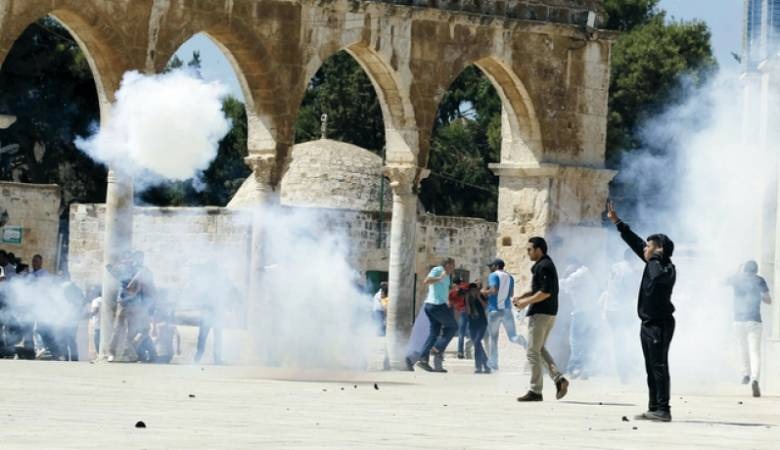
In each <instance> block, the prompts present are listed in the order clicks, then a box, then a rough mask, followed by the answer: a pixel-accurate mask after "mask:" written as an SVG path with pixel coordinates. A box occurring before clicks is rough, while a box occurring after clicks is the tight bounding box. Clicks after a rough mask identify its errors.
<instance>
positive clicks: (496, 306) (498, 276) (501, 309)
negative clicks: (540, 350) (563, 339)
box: [483, 258, 526, 370]
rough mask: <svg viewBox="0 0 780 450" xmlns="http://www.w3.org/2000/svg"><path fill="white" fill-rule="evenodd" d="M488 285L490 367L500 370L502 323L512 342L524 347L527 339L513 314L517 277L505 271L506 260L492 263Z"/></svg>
mask: <svg viewBox="0 0 780 450" xmlns="http://www.w3.org/2000/svg"><path fill="white" fill-rule="evenodd" d="M488 267H489V268H490V275H489V276H488V287H487V288H486V289H484V290H483V294H484V295H486V296H487V298H488V312H487V314H488V337H489V338H490V357H489V359H488V367H490V368H491V369H492V370H498V332H499V331H500V330H501V324H504V330H505V331H506V335H507V337H508V338H509V341H510V342H514V343H515V344H517V345H520V346H522V347H525V346H526V340H525V338H523V337H522V336H520V335H518V334H517V330H516V329H515V318H514V315H513V314H512V300H511V299H512V297H513V296H514V290H515V279H514V277H512V275H509V274H508V273H506V272H504V261H503V260H501V259H498V258H496V259H495V260H493V261H492V262H491V263H490V264H488Z"/></svg>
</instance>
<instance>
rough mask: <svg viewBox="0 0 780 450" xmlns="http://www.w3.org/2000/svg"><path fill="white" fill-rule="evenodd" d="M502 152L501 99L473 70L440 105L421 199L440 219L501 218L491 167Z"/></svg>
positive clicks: (456, 82)
mask: <svg viewBox="0 0 780 450" xmlns="http://www.w3.org/2000/svg"><path fill="white" fill-rule="evenodd" d="M500 151H501V99H500V98H499V96H498V93H497V92H496V90H495V88H494V87H493V85H492V84H491V83H490V80H488V79H487V77H485V76H484V74H483V73H482V72H481V71H480V70H479V69H478V68H477V67H475V66H469V67H468V68H466V70H464V71H463V73H461V74H460V76H458V78H457V79H456V80H455V81H454V82H453V83H452V85H451V86H450V89H449V90H448V91H447V93H445V95H444V97H443V98H442V101H441V103H440V104H439V110H438V113H437V116H436V123H435V125H434V131H433V136H432V139H431V149H430V157H429V160H428V168H429V169H430V170H431V175H430V176H429V177H428V178H427V179H426V180H424V181H423V183H422V189H421V193H420V200H421V201H422V203H423V205H424V206H425V207H426V209H427V210H429V211H431V212H433V213H434V214H438V215H448V216H468V217H481V218H484V219H487V220H496V210H497V206H498V203H497V202H498V177H496V176H495V175H494V174H493V173H492V172H491V171H490V169H488V164H489V163H491V162H497V161H498V160H499V156H500Z"/></svg>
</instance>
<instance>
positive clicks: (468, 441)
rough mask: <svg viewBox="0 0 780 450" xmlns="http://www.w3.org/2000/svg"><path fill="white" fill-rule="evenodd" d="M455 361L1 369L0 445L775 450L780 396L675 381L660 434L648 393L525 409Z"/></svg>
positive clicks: (511, 385)
mask: <svg viewBox="0 0 780 450" xmlns="http://www.w3.org/2000/svg"><path fill="white" fill-rule="evenodd" d="M449 364H450V366H451V368H453V369H454V370H453V371H452V373H449V374H445V375H438V374H429V373H423V372H419V371H418V372H415V373H413V374H410V373H401V372H390V373H387V372H385V373H382V372H368V373H353V374H347V373H325V372H322V373H311V372H310V373H304V374H297V373H294V372H292V371H280V370H264V369H254V368H248V367H215V366H194V365H189V366H185V365H169V366H158V365H141V364H89V363H58V362H41V361H0V373H2V377H3V388H2V405H3V408H2V414H1V415H0V448H3V449H12V448H28V449H30V448H47V449H48V448H78V449H87V448H101V449H106V448H112V449H113V448H134V449H141V448H144V449H152V448H231V449H233V448H279V447H308V448H312V447H330V448H346V447H353V448H375V447H388V448H432V447H440V448H497V447H503V448H521V447H522V448H614V449H625V448H654V449H668V448H707V449H712V448H724V449H726V448H728V449H733V448H766V449H769V448H777V445H778V444H777V443H778V441H780V397H778V396H777V395H766V396H764V397H763V398H760V399H753V398H750V397H747V396H746V395H744V394H743V393H744V392H746V390H745V389H740V388H742V387H741V386H721V387H718V388H705V387H703V386H699V387H695V385H690V386H680V384H681V383H677V385H675V386H673V394H674V396H673V399H674V400H673V401H674V403H673V411H672V412H673V414H674V417H675V422H673V423H671V424H656V423H647V422H635V421H633V415H634V414H635V413H637V412H639V411H641V410H642V407H643V406H644V401H645V396H644V393H643V390H642V387H641V386H631V387H619V386H614V385H612V384H611V383H610V381H609V380H605V379H601V380H591V381H584V382H574V383H572V387H571V391H570V394H569V396H567V397H566V399H565V400H564V401H555V400H553V399H554V391H553V389H554V388H553V387H552V385H551V383H548V384H547V385H546V386H545V396H546V398H547V401H545V402H544V403H536V404H522V405H521V404H518V403H517V402H516V401H515V397H516V396H517V394H521V393H523V392H524V389H525V387H526V383H527V379H526V378H527V377H526V376H525V375H523V374H522V373H520V372H516V371H504V372H501V373H500V374H497V375H491V376H476V375H473V374H471V373H470V370H469V369H470V366H468V365H467V364H466V363H465V362H463V363H461V362H456V361H449ZM374 383H376V387H377V388H378V389H376V388H375V386H374ZM768 394H771V393H768ZM774 394H777V393H774ZM191 395H194V397H191ZM622 416H627V417H628V418H629V419H631V421H630V422H625V421H623V420H622ZM139 420H142V421H144V422H145V424H146V425H147V427H146V428H145V429H136V428H135V424H136V422H137V421H139Z"/></svg>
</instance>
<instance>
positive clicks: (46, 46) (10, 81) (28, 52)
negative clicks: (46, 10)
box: [0, 18, 106, 214]
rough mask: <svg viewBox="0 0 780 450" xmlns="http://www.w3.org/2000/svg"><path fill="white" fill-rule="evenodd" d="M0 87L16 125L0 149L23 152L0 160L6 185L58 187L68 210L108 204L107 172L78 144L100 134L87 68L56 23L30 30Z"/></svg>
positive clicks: (1, 74) (1, 103)
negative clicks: (14, 148)
mask: <svg viewBox="0 0 780 450" xmlns="http://www.w3.org/2000/svg"><path fill="white" fill-rule="evenodd" d="M0 86H2V89H0V112H2V113H6V114H12V115H15V116H16V117H17V121H16V123H15V124H14V125H12V126H11V127H10V128H8V129H7V130H0V147H6V149H9V145H10V144H13V145H14V146H17V145H18V150H17V151H15V152H8V151H5V152H3V153H2V154H0V179H3V180H13V181H20V182H27V183H56V184H58V185H60V187H61V188H62V193H63V206H67V205H68V204H70V203H71V202H102V201H104V199H105V192H106V168H105V167H103V166H102V165H100V164H97V163H95V162H93V161H92V160H91V159H90V158H89V157H87V156H86V155H85V154H84V153H82V152H81V151H79V150H78V149H76V147H75V145H74V144H73V141H74V140H75V138H76V137H77V136H83V135H88V134H90V133H91V132H92V131H93V130H94V128H95V127H96V126H97V123H98V121H99V119H100V110H99V106H98V98H97V90H96V88H95V82H94V80H93V77H92V73H91V71H90V68H89V64H88V63H87V60H86V58H85V56H84V53H83V52H82V51H81V49H80V48H79V46H78V44H77V43H76V41H75V40H74V39H73V38H72V37H71V36H70V35H69V34H68V32H67V30H65V28H63V27H62V26H61V25H60V24H59V23H58V22H56V21H55V20H54V19H51V18H44V19H41V20H39V21H38V22H35V23H33V24H32V25H30V26H29V27H28V28H27V29H26V30H25V31H24V32H23V33H22V34H21V36H19V38H18V39H17V40H16V42H15V43H14V45H13V47H12V48H11V50H10V52H9V53H8V55H7V57H6V60H5V62H4V64H3V66H2V70H0ZM63 214H67V209H63Z"/></svg>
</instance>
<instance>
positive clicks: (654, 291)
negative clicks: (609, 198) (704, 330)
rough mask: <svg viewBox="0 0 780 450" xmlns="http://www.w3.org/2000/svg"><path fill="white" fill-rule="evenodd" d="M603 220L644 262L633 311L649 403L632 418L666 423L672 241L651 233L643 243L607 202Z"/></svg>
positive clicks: (669, 417) (674, 274)
mask: <svg viewBox="0 0 780 450" xmlns="http://www.w3.org/2000/svg"><path fill="white" fill-rule="evenodd" d="M607 217H608V218H609V220H610V221H612V223H614V224H615V225H616V226H617V229H618V231H620V237H621V238H623V240H624V241H625V242H626V244H628V246H629V248H631V250H633V251H634V253H636V254H637V256H639V258H640V259H642V260H643V261H645V270H644V272H643V273H642V282H641V285H640V287H639V302H638V305H637V311H638V313H639V318H640V319H641V320H642V328H641V333H640V337H641V340H642V352H643V353H644V356H645V370H646V371H647V387H648V390H649V394H650V401H649V405H648V411H647V412H646V413H644V414H641V415H639V416H637V417H636V418H637V419H645V420H654V421H659V422H670V421H671V420H672V414H671V408H670V406H669V345H670V344H671V342H672V336H673V335H674V325H675V322H674V316H673V315H672V313H674V305H672V290H673V289H674V283H675V281H676V279H677V272H676V269H675V267H674V264H672V260H671V257H672V254H673V253H674V242H672V240H671V239H669V238H668V237H667V236H666V235H664V234H654V235H651V236H649V237H648V238H647V241H645V240H643V239H642V238H640V237H639V236H637V235H636V233H634V232H633V231H631V228H630V227H629V226H628V225H627V224H625V223H624V222H623V221H622V220H620V218H619V217H618V215H617V213H616V212H615V207H614V205H613V204H612V202H608V203H607Z"/></svg>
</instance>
